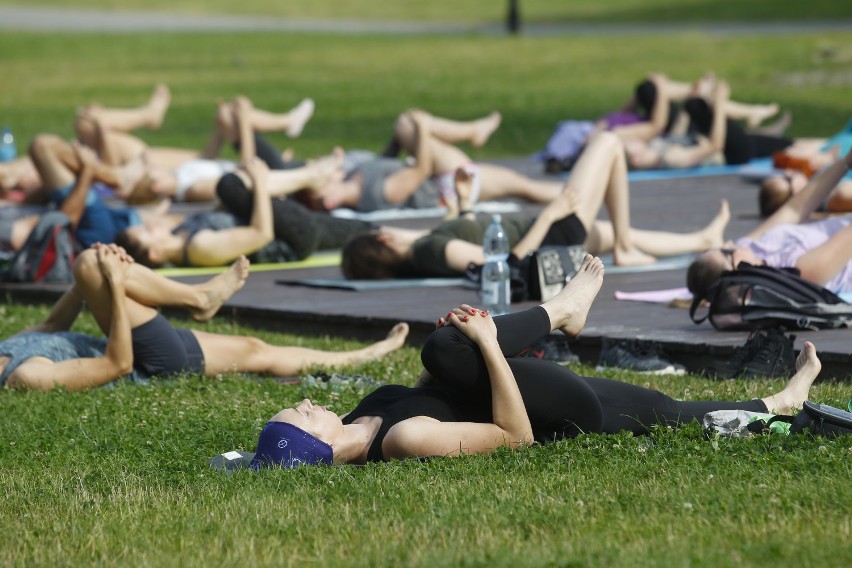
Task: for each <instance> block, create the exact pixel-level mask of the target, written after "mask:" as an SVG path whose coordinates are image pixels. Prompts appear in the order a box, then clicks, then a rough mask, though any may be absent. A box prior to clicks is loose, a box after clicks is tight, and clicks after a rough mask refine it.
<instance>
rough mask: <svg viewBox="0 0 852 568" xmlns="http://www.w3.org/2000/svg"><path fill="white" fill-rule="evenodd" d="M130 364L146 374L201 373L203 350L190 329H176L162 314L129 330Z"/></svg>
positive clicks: (151, 375)
mask: <svg viewBox="0 0 852 568" xmlns="http://www.w3.org/2000/svg"><path fill="white" fill-rule="evenodd" d="M131 337H132V339H133V367H134V369H136V371H138V372H140V373H142V374H143V375H145V376H146V377H155V376H156V377H159V376H164V375H175V374H178V373H204V353H202V351H201V346H200V345H199V344H198V340H197V339H196V338H195V335H194V334H193V333H192V331H190V330H188V329H180V328H175V327H173V326H172V324H170V323H169V321H168V320H167V319H166V318H165V317H163V315H162V314H157V315H156V317H154V319H152V320H151V321H149V322H147V323H143V324H142V325H140V326H139V327H135V328H133V329H132V330H131Z"/></svg>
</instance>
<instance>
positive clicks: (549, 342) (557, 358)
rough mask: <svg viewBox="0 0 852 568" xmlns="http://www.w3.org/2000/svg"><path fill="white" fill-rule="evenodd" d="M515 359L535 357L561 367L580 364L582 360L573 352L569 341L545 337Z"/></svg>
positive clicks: (522, 351) (523, 350) (525, 349)
mask: <svg viewBox="0 0 852 568" xmlns="http://www.w3.org/2000/svg"><path fill="white" fill-rule="evenodd" d="M515 357H533V358H535V359H544V360H545V361H553V362H555V363H559V364H560V365H568V364H570V363H579V362H580V358H579V357H578V356H577V355H575V354H574V353H572V352H571V348H570V347H568V341H567V339H563V338H560V337H550V336H547V337H543V338H541V339H539V340H538V341H536V342H535V343H533V344H532V345H530V346H529V347H526V348H524V349H522V350H521V351H520V353H518V354H517V355H515Z"/></svg>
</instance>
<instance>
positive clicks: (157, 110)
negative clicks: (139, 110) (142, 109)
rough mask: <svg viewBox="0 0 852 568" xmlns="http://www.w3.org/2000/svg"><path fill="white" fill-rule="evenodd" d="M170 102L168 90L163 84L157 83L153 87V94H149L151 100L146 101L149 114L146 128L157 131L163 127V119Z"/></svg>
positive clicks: (170, 94) (170, 97) (170, 95)
mask: <svg viewBox="0 0 852 568" xmlns="http://www.w3.org/2000/svg"><path fill="white" fill-rule="evenodd" d="M171 102H172V93H171V91H169V88H168V87H167V86H166V85H165V84H163V83H157V84H156V85H155V86H154V92H153V93H151V98H150V99H149V100H148V105H147V107H148V111H149V112H150V113H151V115H150V119H149V120H148V128H151V129H152V130H157V129H158V128H160V126H162V125H163V119H164V118H165V117H166V111H167V110H169V104H171Z"/></svg>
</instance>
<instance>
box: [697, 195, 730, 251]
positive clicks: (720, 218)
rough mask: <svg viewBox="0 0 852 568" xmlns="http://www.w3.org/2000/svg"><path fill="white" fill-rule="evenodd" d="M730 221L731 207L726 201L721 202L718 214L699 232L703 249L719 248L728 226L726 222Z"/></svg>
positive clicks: (723, 240)
mask: <svg viewBox="0 0 852 568" xmlns="http://www.w3.org/2000/svg"><path fill="white" fill-rule="evenodd" d="M730 220H731V206H730V204H728V200H727V199H723V200H722V206H721V207H720V208H719V212H718V213H717V214H716V216H715V217H713V220H712V221H710V224H709V225H707V226H706V227H704V229H702V230H701V233H702V235H703V236H704V240H705V247H704V248H707V249H711V248H719V247H721V246H722V244H723V243H724V242H725V227H727V226H728V222H729V221H730Z"/></svg>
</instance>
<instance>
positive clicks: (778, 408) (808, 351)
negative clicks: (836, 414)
mask: <svg viewBox="0 0 852 568" xmlns="http://www.w3.org/2000/svg"><path fill="white" fill-rule="evenodd" d="M821 369H822V363H820V360H819V357H817V354H816V347H814V344H813V343H811V342H810V341H805V345H804V347H803V348H802V351H801V353H799V356H798V357H797V358H796V374H795V375H793V376H792V377H791V378H790V380H789V381H788V382H787V385H786V386H785V387H784V389H783V390H782V391H781V392H779V393H777V394H773V395H772V396H769V397H767V398H764V399H763V402H764V403H765V404H766V408H767V409H768V410H769V411H770V412H772V413H775V414H793V413H794V412H796V411H798V410H799V409H801V408H802V405H803V404H804V402H805V401H806V400H808V395H809V394H810V391H811V385H813V384H814V381H815V380H816V378H817V376H818V375H819V372H820V370H821Z"/></svg>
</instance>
